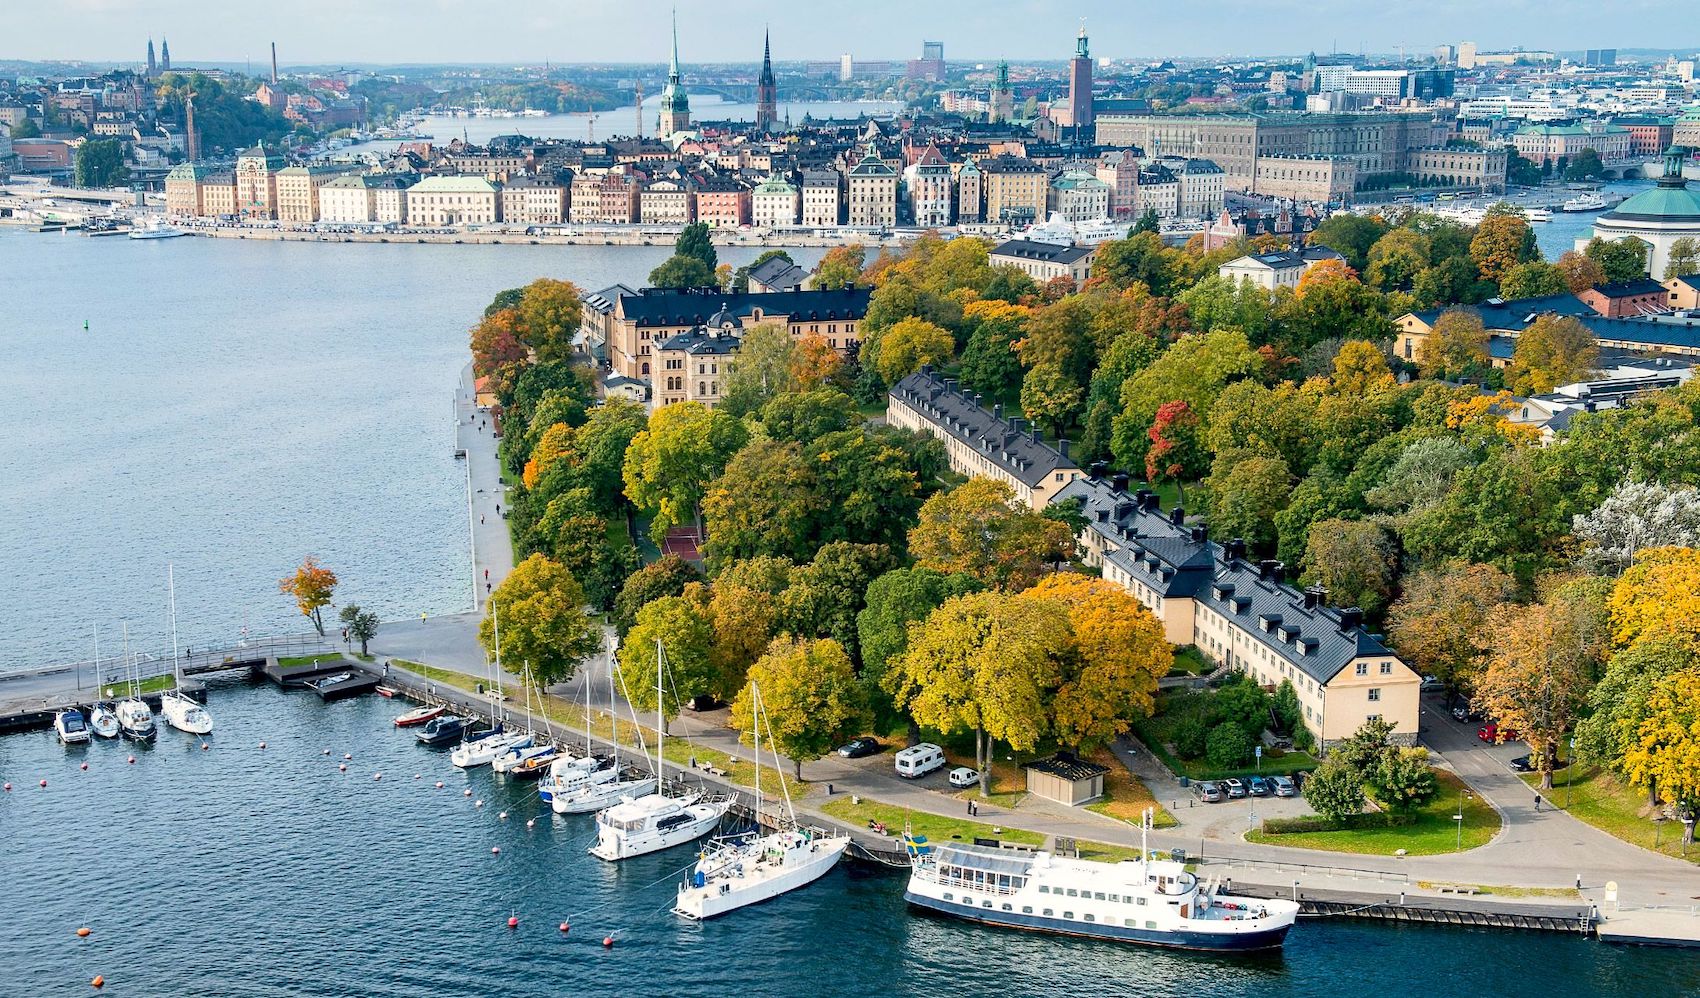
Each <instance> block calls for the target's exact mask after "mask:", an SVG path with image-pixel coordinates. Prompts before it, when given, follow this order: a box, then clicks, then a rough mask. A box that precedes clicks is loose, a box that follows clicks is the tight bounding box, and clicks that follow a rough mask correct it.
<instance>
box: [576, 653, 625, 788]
mask: <svg viewBox="0 0 1700 998" xmlns="http://www.w3.org/2000/svg"><path fill="white" fill-rule="evenodd" d="M618 650H619V649H617V648H616V649H612V650H610V651H609V652H608V720H609V721H610V722H611V725H610V727H609V729H608V738H609V740H610V741H612V742H613V743H614V779H616V780H618V779H619V778H620V714H619V712H618V711H617V710H615V709H614V654H615V652H617V651H618ZM585 685H586V686H589V684H588V683H586V684H585ZM584 728H585V730H586V731H589V730H590V694H589V693H586V694H585V696H584Z"/></svg>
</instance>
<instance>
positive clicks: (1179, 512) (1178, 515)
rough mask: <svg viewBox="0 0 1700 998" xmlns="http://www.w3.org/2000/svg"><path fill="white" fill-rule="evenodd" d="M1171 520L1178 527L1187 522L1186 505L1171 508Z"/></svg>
mask: <svg viewBox="0 0 1700 998" xmlns="http://www.w3.org/2000/svg"><path fill="white" fill-rule="evenodd" d="M1169 522H1170V523H1172V524H1174V525H1175V526H1177V527H1178V526H1180V525H1181V524H1183V523H1185V522H1186V507H1185V506H1176V507H1175V508H1174V509H1171V510H1169Z"/></svg>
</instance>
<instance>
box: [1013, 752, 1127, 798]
mask: <svg viewBox="0 0 1700 998" xmlns="http://www.w3.org/2000/svg"><path fill="white" fill-rule="evenodd" d="M1022 768H1023V769H1025V770H1027V792H1028V793H1032V794H1037V795H1039V796H1040V797H1043V798H1045V799H1046V800H1054V801H1056V802H1057V803H1059V804H1067V805H1069V806H1070V807H1075V806H1078V805H1080V804H1085V803H1086V802H1088V801H1094V800H1097V799H1098V798H1100V797H1102V796H1104V774H1105V773H1108V772H1109V771H1110V770H1109V768H1108V767H1106V766H1100V765H1098V764H1097V763H1095V762H1086V761H1085V760H1082V759H1076V758H1075V757H1074V756H1072V755H1070V754H1069V753H1067V752H1058V753H1057V754H1056V755H1053V756H1050V757H1048V758H1045V759H1035V760H1033V761H1032V762H1029V763H1027V764H1026V765H1025V766H1023V767H1022Z"/></svg>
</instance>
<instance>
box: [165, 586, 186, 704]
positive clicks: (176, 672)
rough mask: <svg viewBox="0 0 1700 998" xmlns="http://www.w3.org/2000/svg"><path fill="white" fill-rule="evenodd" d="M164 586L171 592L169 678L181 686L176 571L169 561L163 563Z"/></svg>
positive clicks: (181, 673) (181, 670)
mask: <svg viewBox="0 0 1700 998" xmlns="http://www.w3.org/2000/svg"><path fill="white" fill-rule="evenodd" d="M165 586H166V589H167V591H168V592H169V593H170V594H171V678H172V680H173V682H175V683H176V684H177V685H178V686H181V685H183V666H182V663H180V662H178V661H177V571H176V569H175V568H174V567H173V566H172V564H171V563H170V562H166V563H165Z"/></svg>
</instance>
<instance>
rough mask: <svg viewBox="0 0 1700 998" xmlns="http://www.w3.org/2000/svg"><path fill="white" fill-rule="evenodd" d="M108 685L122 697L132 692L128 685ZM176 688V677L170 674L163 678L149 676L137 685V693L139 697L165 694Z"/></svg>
mask: <svg viewBox="0 0 1700 998" xmlns="http://www.w3.org/2000/svg"><path fill="white" fill-rule="evenodd" d="M107 685H108V686H110V687H111V688H112V689H113V690H115V691H117V693H118V694H119V695H120V696H123V695H126V694H128V693H129V690H130V686H129V684H128V683H108V684H107ZM176 686H177V679H176V677H174V676H172V675H171V674H170V673H169V672H168V673H166V674H165V675H163V676H149V677H148V678H146V679H143V680H141V681H140V682H138V683H137V684H136V692H137V693H138V694H139V695H142V696H146V695H147V694H149V693H163V692H165V691H166V690H169V689H175V688H176Z"/></svg>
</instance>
